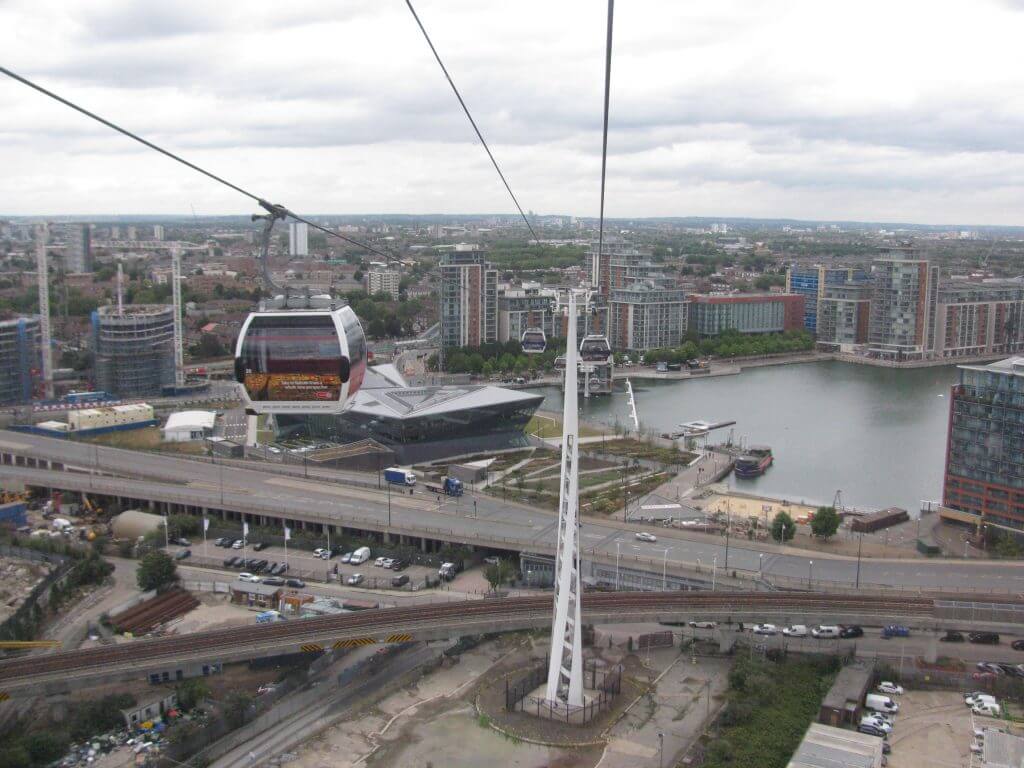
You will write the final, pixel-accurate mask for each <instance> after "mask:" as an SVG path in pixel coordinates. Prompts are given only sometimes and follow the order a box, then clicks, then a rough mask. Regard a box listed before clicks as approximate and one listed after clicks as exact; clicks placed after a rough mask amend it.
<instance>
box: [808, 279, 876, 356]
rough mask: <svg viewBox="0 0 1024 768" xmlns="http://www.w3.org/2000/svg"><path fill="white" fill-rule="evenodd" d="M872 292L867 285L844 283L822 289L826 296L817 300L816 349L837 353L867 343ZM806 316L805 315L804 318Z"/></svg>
mask: <svg viewBox="0 0 1024 768" xmlns="http://www.w3.org/2000/svg"><path fill="white" fill-rule="evenodd" d="M871 290H872V289H871V285H870V284H869V283H843V284H842V285H828V286H826V287H825V294H824V295H823V296H822V297H821V299H820V300H819V301H818V317H817V333H818V346H819V347H821V348H822V349H825V350H828V351H831V352H840V351H850V350H849V348H850V347H855V346H860V345H863V344H867V341H868V321H869V319H870V315H871ZM806 316H807V315H806V313H805V314H804V317H805V319H806ZM805 325H806V323H805Z"/></svg>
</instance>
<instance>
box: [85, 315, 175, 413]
mask: <svg viewBox="0 0 1024 768" xmlns="http://www.w3.org/2000/svg"><path fill="white" fill-rule="evenodd" d="M92 327H93V349H94V350H95V353H96V388H97V389H100V390H102V391H104V392H110V393H112V394H115V395H117V396H118V397H148V396H151V395H159V394H161V392H163V391H164V389H165V388H173V387H174V384H175V362H174V308H173V307H172V306H167V305H163V304H134V305H133V304H129V305H125V306H124V307H122V308H121V309H120V310H119V309H118V307H116V306H110V307H100V308H99V309H98V310H96V311H95V312H93V314H92Z"/></svg>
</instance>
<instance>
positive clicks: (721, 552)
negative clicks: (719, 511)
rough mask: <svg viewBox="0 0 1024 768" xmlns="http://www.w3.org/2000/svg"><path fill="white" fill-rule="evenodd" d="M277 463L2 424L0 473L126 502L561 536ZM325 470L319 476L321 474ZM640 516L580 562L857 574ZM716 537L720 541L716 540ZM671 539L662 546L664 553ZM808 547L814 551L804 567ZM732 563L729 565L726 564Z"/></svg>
mask: <svg viewBox="0 0 1024 768" xmlns="http://www.w3.org/2000/svg"><path fill="white" fill-rule="evenodd" d="M302 473H303V468H302V467H283V466H280V465H275V464H263V463H262V462H229V463H227V464H222V463H214V462H212V461H211V460H208V459H197V458H184V457H180V456H171V455H165V454H158V453H148V452H138V451H126V450H120V449H115V448H108V447H104V446H98V445H95V444H89V443H79V442H75V441H70V440H58V439H53V438H44V437H37V436H34V435H26V434H21V433H17V432H9V431H0V484H4V485H17V484H19V483H26V484H29V485H34V486H39V487H43V488H56V489H65V490H71V491H85V492H92V493H95V494H103V495H108V496H112V497H116V498H118V499H120V500H122V501H123V502H124V503H125V504H129V505H137V506H147V505H149V506H152V507H154V508H155V509H157V510H160V511H187V512H193V513H199V512H206V513H209V514H211V515H214V516H223V517H224V518H225V519H227V520H230V521H233V523H234V524H236V525H238V526H239V528H240V527H241V520H242V519H243V518H244V519H245V520H247V521H248V522H249V523H250V524H260V525H271V526H276V525H281V524H283V522H285V521H287V522H289V524H290V525H291V526H292V527H293V528H303V527H310V528H314V529H316V530H318V531H319V530H322V529H323V527H324V526H331V527H332V532H333V533H335V534H337V533H339V532H340V529H342V528H348V529H351V530H354V531H361V532H372V533H380V534H382V535H384V534H394V535H400V536H405V537H408V538H410V539H411V540H412V541H413V542H415V543H418V544H421V545H424V546H429V545H431V544H432V543H434V542H457V543H465V544H470V545H473V546H477V547H485V548H492V549H500V550H508V551H526V552H536V553H540V554H550V553H552V552H553V551H554V546H555V539H556V535H557V533H556V529H555V525H556V518H555V515H554V513H553V512H550V511H547V510H541V509H537V508H533V507H529V506H526V505H523V504H519V503H516V502H512V501H504V500H503V499H501V498H498V497H494V496H490V495H487V494H483V493H476V494H467V495H466V496H465V497H463V498H461V499H451V498H447V497H440V498H438V497H436V496H435V495H434V494H432V493H428V492H426V491H425V490H424V489H423V488H421V487H417V488H416V489H415V491H414V492H413V494H412V495H409V494H408V493H407V492H406V490H405V489H401V488H396V489H394V490H392V491H391V492H388V490H387V489H378V488H376V487H375V481H376V476H375V475H373V474H369V475H367V474H362V475H360V474H357V473H346V472H331V471H324V472H320V473H317V472H316V471H314V470H310V477H308V478H307V477H303V476H302ZM318 475H322V476H318ZM639 530H642V528H641V526H638V525H634V524H624V523H621V522H619V521H611V520H608V521H601V522H596V521H593V520H585V521H584V522H583V525H582V531H581V549H582V555H583V558H584V560H585V561H595V562H601V563H605V564H608V563H614V562H616V561H617V560H618V561H620V562H621V563H622V565H623V566H629V567H632V568H641V569H647V570H648V571H650V572H653V573H657V574H659V575H660V573H661V570H662V565H663V563H664V564H665V566H666V569H667V571H668V572H669V573H676V574H680V575H691V576H692V575H694V574H695V573H697V572H698V571H699V572H700V573H701V574H703V578H705V579H708V578H709V577H708V572H709V570H710V566H711V564H712V562H714V561H715V560H716V559H717V564H718V567H719V574H718V578H719V580H722V579H723V578H725V577H726V576H727V575H731V574H732V573H733V572H735V574H736V576H737V577H739V578H740V579H744V578H746V579H751V580H756V579H761V578H762V577H763V578H764V579H765V580H768V581H771V582H772V583H773V584H775V585H776V586H780V587H791V588H800V589H807V588H808V587H810V588H812V589H819V590H820V589H832V590H842V589H850V588H852V587H853V586H854V584H855V583H856V582H857V581H858V567H857V561H856V559H855V558H850V557H837V556H830V555H829V554H827V553H814V554H813V555H808V553H803V552H801V553H790V552H788V551H786V549H785V548H783V549H780V548H779V547H776V546H774V545H770V544H769V545H760V544H758V543H757V542H747V541H744V542H742V543H739V542H737V541H735V540H734V541H733V542H731V546H730V547H729V551H728V556H727V555H726V547H725V546H724V541H723V542H722V543H717V542H716V541H711V540H709V539H708V538H707V537H700V536H697V537H693V538H687V536H690V535H691V534H688V533H686V532H684V531H678V530H674V529H658V538H659V541H658V542H656V543H644V542H639V541H637V540H636V539H635V537H634V534H635V533H636V532H637V531H639ZM717 541H722V540H721V539H719V540H717ZM666 550H668V551H667V552H666ZM808 557H812V558H813V560H814V564H813V568H811V567H810V565H809V561H808ZM726 562H728V571H726V569H725V567H724V566H725V564H726ZM859 583H860V585H861V586H868V587H887V588H893V587H896V588H902V589H908V590H946V591H955V590H966V591H987V592H992V593H999V594H1008V595H1017V594H1021V593H1024V563H1022V562H1019V561H1009V562H1006V561H1003V562H997V561H976V560H925V559H917V558H914V559H905V560H899V559H892V560H867V559H866V560H864V562H863V563H862V565H861V567H860V569H859Z"/></svg>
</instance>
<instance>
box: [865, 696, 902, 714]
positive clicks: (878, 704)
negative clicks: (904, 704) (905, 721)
mask: <svg viewBox="0 0 1024 768" xmlns="http://www.w3.org/2000/svg"><path fill="white" fill-rule="evenodd" d="M864 706H865V707H866V708H867V709H873V710H874V711H875V712H899V711H900V705H899V704H897V703H896V702H895V701H893V700H892V698H890V697H889V696H883V695H881V694H879V693H869V694H868V695H867V696H865V697H864Z"/></svg>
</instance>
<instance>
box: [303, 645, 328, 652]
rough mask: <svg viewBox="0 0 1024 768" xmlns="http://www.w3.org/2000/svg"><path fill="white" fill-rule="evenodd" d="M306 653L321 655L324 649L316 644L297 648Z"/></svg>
mask: <svg viewBox="0 0 1024 768" xmlns="http://www.w3.org/2000/svg"><path fill="white" fill-rule="evenodd" d="M299 647H300V648H301V649H302V650H304V651H305V652H306V653H323V652H324V647H323V646H322V645H319V644H318V643H303V644H302V645H300V646H299Z"/></svg>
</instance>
